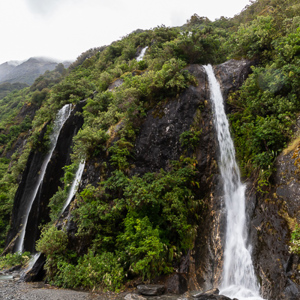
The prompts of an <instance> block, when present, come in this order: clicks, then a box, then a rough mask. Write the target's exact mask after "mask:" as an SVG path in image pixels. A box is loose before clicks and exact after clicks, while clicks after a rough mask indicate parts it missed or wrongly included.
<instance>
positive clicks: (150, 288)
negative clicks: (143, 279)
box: [137, 284, 165, 296]
mask: <svg viewBox="0 0 300 300" xmlns="http://www.w3.org/2000/svg"><path fill="white" fill-rule="evenodd" d="M137 289H138V291H139V293H140V294H142V295H144V296H159V295H162V294H163V293H164V292H165V287H164V286H163V285H159V284H143V285H138V286H137Z"/></svg>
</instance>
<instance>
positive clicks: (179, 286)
mask: <svg viewBox="0 0 300 300" xmlns="http://www.w3.org/2000/svg"><path fill="white" fill-rule="evenodd" d="M166 284H167V291H168V293H172V294H177V295H179V294H184V293H185V292H186V291H187V290H188V286H187V280H186V278H185V277H184V276H183V275H182V274H174V275H172V276H171V277H169V278H168V280H167V283H166Z"/></svg>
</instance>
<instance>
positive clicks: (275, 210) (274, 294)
mask: <svg viewBox="0 0 300 300" xmlns="http://www.w3.org/2000/svg"><path fill="white" fill-rule="evenodd" d="M298 147H299V146H298ZM294 151H295V152H296V157H293V155H294V153H295V152H294ZM298 151H299V148H298V150H297V148H296V149H293V150H292V151H291V152H287V153H282V154H280V155H279V157H278V158H277V161H276V168H277V171H276V173H275V176H274V178H273V180H274V185H273V188H272V189H271V191H270V193H267V194H265V195H259V196H258V197H257V205H256V207H255V211H254V217H253V219H252V226H253V228H255V234H253V247H254V249H253V256H254V262H255V264H256V268H257V274H258V275H259V277H260V282H261V289H262V294H263V295H264V296H265V297H266V298H267V297H268V299H274V300H277V299H278V300H279V299H299V298H300V274H299V264H300V259H299V257H298V256H296V255H293V254H291V253H290V252H289V248H288V244H289V240H290V230H291V229H292V226H293V220H295V219H297V220H298V222H299V213H300V201H299V191H300V183H299V182H300V176H299V173H298V165H297V162H296V164H295V160H296V159H297V153H298Z"/></svg>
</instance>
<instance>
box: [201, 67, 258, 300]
mask: <svg viewBox="0 0 300 300" xmlns="http://www.w3.org/2000/svg"><path fill="white" fill-rule="evenodd" d="M204 68H205V71H206V73H207V76H208V82H209V88H210V99H211V101H212V103H213V109H214V124H215V128H216V132H217V137H218V143H219V149H220V157H219V168H220V172H221V176H222V179H223V189H224V199H225V205H226V211H227V228H226V242H225V251H224V267H223V279H222V283H221V287H220V289H221V291H220V293H221V294H223V295H226V296H228V297H231V298H234V297H235V298H238V299H239V300H243V299H253V300H256V299H257V300H259V299H262V298H261V297H260V296H259V286H258V283H257V280H256V277H255V273H254V268H253V263H252V259H251V254H250V250H249V248H248V247H247V244H246V243H247V238H248V228H247V225H246V212H245V185H244V184H242V183H241V180H240V171H239V168H238V165H237V163H236V160H235V149H234V145H233V141H232V138H231V136H230V132H229V124H228V120H227V117H226V114H225V110H224V104H223V97H222V93H221V89H220V85H219V83H218V81H217V79H216V77H215V75H214V71H213V68H212V66H211V65H208V66H204Z"/></svg>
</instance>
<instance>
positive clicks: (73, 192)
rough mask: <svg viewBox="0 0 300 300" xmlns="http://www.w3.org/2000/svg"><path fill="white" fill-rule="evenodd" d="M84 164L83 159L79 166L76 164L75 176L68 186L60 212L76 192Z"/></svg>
mask: <svg viewBox="0 0 300 300" xmlns="http://www.w3.org/2000/svg"><path fill="white" fill-rule="evenodd" d="M84 166H85V161H81V162H80V164H79V166H78V169H77V171H76V175H75V178H74V180H73V182H72V186H71V188H70V191H69V195H68V198H67V200H66V202H65V205H64V207H63V209H62V211H61V214H62V213H63V212H64V211H65V209H66V208H67V206H68V205H69V204H70V202H71V200H72V198H73V197H74V195H75V194H76V192H77V189H78V186H79V183H80V180H81V176H82V173H83V170H84Z"/></svg>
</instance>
